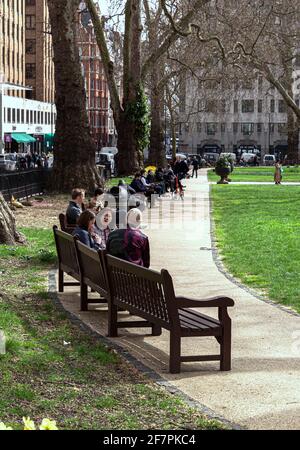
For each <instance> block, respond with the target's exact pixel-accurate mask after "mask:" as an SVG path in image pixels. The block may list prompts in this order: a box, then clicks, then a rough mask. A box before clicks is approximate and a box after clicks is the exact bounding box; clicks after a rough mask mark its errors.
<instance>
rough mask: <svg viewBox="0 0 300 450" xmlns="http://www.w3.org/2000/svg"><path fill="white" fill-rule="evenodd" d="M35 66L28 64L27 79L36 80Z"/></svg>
mask: <svg viewBox="0 0 300 450" xmlns="http://www.w3.org/2000/svg"><path fill="white" fill-rule="evenodd" d="M35 72H36V68H35V64H31V63H26V78H35Z"/></svg>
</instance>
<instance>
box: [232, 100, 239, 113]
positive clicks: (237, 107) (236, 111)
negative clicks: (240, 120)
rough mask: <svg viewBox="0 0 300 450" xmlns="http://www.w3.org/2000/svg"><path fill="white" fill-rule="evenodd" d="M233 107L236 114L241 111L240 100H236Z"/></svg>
mask: <svg viewBox="0 0 300 450" xmlns="http://www.w3.org/2000/svg"><path fill="white" fill-rule="evenodd" d="M233 109H234V113H235V114H237V113H238V112H239V101H238V100H234V103H233Z"/></svg>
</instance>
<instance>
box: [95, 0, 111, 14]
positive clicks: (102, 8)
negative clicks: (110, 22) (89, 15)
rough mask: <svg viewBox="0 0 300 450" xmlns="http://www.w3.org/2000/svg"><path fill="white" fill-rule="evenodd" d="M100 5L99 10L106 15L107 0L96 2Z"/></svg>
mask: <svg viewBox="0 0 300 450" xmlns="http://www.w3.org/2000/svg"><path fill="white" fill-rule="evenodd" d="M98 3H99V5H100V10H101V13H102V14H107V12H108V11H107V5H108V4H109V0H98Z"/></svg>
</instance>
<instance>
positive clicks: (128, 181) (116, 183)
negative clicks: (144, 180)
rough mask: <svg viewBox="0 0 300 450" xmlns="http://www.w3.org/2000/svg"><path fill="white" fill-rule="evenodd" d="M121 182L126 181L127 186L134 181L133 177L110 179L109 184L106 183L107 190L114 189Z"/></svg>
mask: <svg viewBox="0 0 300 450" xmlns="http://www.w3.org/2000/svg"><path fill="white" fill-rule="evenodd" d="M120 180H124V181H125V183H126V184H130V183H131V182H132V180H133V177H125V178H122V177H121V178H120V177H117V178H110V179H109V180H108V181H107V183H106V187H107V188H112V187H113V186H118V184H119V181H120Z"/></svg>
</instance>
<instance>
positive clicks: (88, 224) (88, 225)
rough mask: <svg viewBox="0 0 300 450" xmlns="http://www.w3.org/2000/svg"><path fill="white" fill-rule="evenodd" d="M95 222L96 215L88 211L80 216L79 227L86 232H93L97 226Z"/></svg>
mask: <svg viewBox="0 0 300 450" xmlns="http://www.w3.org/2000/svg"><path fill="white" fill-rule="evenodd" d="M95 220H96V215H95V213H93V211H90V210H89V209H86V210H85V211H83V212H82V213H81V214H80V216H79V219H78V222H77V225H78V226H79V227H80V228H83V229H84V230H86V231H91V230H92V228H93V225H94V224H95Z"/></svg>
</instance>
